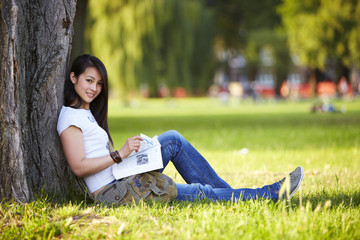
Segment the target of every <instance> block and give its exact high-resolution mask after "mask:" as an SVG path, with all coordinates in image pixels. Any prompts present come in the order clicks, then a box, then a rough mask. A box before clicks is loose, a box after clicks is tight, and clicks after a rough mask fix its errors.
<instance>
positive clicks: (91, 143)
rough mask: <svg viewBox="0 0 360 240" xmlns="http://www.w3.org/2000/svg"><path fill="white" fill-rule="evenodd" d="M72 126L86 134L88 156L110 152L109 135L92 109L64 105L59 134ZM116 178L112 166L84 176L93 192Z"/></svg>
mask: <svg viewBox="0 0 360 240" xmlns="http://www.w3.org/2000/svg"><path fill="white" fill-rule="evenodd" d="M70 126H75V127H78V128H80V129H81V131H82V133H83V136H84V146H85V157H86V158H96V157H103V156H106V155H108V154H109V153H110V151H109V138H108V135H107V133H106V131H105V130H104V129H102V128H101V127H100V126H99V125H98V123H97V122H96V120H95V118H94V116H93V115H92V113H91V111H90V110H86V109H75V108H71V107H65V106H63V107H62V108H61V112H60V115H59V119H58V123H57V131H58V133H59V135H60V134H61V133H62V132H63V131H64V130H65V129H67V128H68V127H70ZM114 180H115V178H114V176H113V174H112V166H110V167H108V168H106V169H104V170H102V171H101V172H98V173H95V174H93V175H89V176H86V177H84V181H85V183H86V186H87V187H88V189H89V191H90V192H91V193H93V192H95V191H96V190H98V189H100V188H101V187H103V186H105V185H107V184H108V183H110V182H112V181H114Z"/></svg>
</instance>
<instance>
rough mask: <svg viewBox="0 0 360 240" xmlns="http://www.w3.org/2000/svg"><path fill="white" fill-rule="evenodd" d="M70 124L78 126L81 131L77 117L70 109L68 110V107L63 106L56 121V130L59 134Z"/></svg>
mask: <svg viewBox="0 0 360 240" xmlns="http://www.w3.org/2000/svg"><path fill="white" fill-rule="evenodd" d="M70 126H75V127H78V128H80V129H81V130H82V131H83V128H82V124H81V121H80V120H79V118H77V117H76V116H75V115H73V114H72V112H71V111H68V109H66V108H64V107H63V108H62V109H61V112H60V115H59V118H58V123H57V131H58V134H59V136H60V134H61V133H62V132H63V131H64V130H66V129H67V128H68V127H70Z"/></svg>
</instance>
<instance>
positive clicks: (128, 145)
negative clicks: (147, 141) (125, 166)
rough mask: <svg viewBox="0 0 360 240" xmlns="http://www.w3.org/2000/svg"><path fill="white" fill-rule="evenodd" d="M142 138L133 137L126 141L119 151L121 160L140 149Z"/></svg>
mask: <svg viewBox="0 0 360 240" xmlns="http://www.w3.org/2000/svg"><path fill="white" fill-rule="evenodd" d="M141 141H143V139H142V137H140V136H137V135H136V136H134V137H131V138H128V140H126V142H125V144H124V146H123V147H122V148H121V149H120V150H119V154H120V156H121V158H127V157H128V156H129V155H130V153H132V152H133V151H135V152H137V151H138V150H139V148H140V144H141Z"/></svg>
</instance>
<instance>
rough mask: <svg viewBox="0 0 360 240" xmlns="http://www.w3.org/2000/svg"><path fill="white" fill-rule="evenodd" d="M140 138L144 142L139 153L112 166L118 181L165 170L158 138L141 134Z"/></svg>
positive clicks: (132, 154) (134, 153) (133, 153)
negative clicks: (135, 175) (139, 174)
mask: <svg viewBox="0 0 360 240" xmlns="http://www.w3.org/2000/svg"><path fill="white" fill-rule="evenodd" d="M140 136H141V137H142V138H143V139H144V140H143V141H141V145H140V148H139V151H137V152H135V151H134V152H132V153H131V154H130V155H129V156H128V157H127V158H124V159H123V161H122V162H121V163H119V164H114V165H113V166H112V172H113V175H114V177H115V178H116V179H121V178H124V177H128V176H131V175H134V174H138V173H144V172H149V171H152V170H157V169H161V168H163V161H162V157H161V149H160V148H161V145H160V143H159V141H158V140H157V136H155V137H153V138H150V137H148V136H146V135H144V134H140Z"/></svg>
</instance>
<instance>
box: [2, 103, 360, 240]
mask: <svg viewBox="0 0 360 240" xmlns="http://www.w3.org/2000/svg"><path fill="white" fill-rule="evenodd" d="M310 105H311V102H310V101H304V102H263V103H260V104H253V103H251V102H242V103H237V102H234V101H233V102H230V103H229V104H228V105H222V104H220V103H219V102H218V101H217V100H215V99H184V100H172V101H169V100H167V101H165V100H151V101H138V102H133V103H132V104H131V107H124V106H123V105H122V104H121V103H120V102H118V101H111V103H110V112H109V117H110V122H109V124H110V130H111V132H112V137H113V139H114V142H115V147H116V148H120V147H121V146H122V143H123V142H124V141H125V139H126V138H128V137H131V136H133V135H135V134H140V133H144V134H146V135H148V136H153V135H159V134H161V133H162V132H164V131H166V130H169V129H175V130H178V131H179V132H180V133H181V134H182V135H183V136H184V137H185V138H187V139H188V140H189V141H190V142H191V143H192V144H193V145H194V146H195V147H196V148H197V149H198V150H199V151H200V152H201V153H202V154H203V155H204V156H205V157H206V158H207V159H208V161H209V162H210V164H211V165H212V166H213V167H214V168H215V169H216V171H217V172H218V173H219V175H220V176H222V177H223V178H224V179H225V180H226V181H228V182H229V183H230V184H231V185H232V186H233V187H257V186H262V185H264V184H269V183H272V182H274V181H278V180H280V179H281V178H282V177H283V176H284V174H286V173H288V172H289V171H291V170H293V169H294V168H295V167H296V166H298V165H301V166H303V167H304V169H305V178H304V181H303V184H302V186H301V188H300V190H299V192H298V193H296V194H295V195H294V197H293V198H292V199H291V201H284V202H272V201H264V200H262V201H261V200H260V201H248V202H239V203H231V202H229V203H225V202H219V203H210V202H195V203H189V202H172V203H163V204H159V203H148V204H145V203H141V204H139V205H138V206H136V207H132V206H127V207H105V206H100V205H96V204H93V203H91V202H89V201H84V202H76V201H74V202H73V203H55V202H54V201H52V200H51V199H48V198H46V197H40V198H39V200H38V201H35V202H32V203H27V204H19V203H14V202H7V203H5V202H4V203H2V204H1V205H0V233H1V235H0V239H26V238H27V239H52V238H59V239H113V238H115V239H154V238H156V239H239V238H244V239H290V238H291V239H360V230H359V229H360V228H359V226H360V206H359V205H360V190H359V189H360V171H359V160H360V158H359V153H360V149H359V143H360V101H359V100H354V101H336V102H335V105H336V107H338V108H340V107H341V106H343V107H345V108H346V113H345V114H341V113H338V114H331V113H328V114H311V113H309V108H310ZM242 148H247V149H248V150H249V153H248V154H246V155H241V154H240V153H239V150H241V149H242ZM165 173H167V174H168V175H170V176H171V177H172V178H173V179H175V180H176V181H177V182H183V180H182V179H181V176H179V174H177V173H176V171H175V169H174V167H173V166H172V165H171V166H169V167H168V168H167V169H166V171H165Z"/></svg>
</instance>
